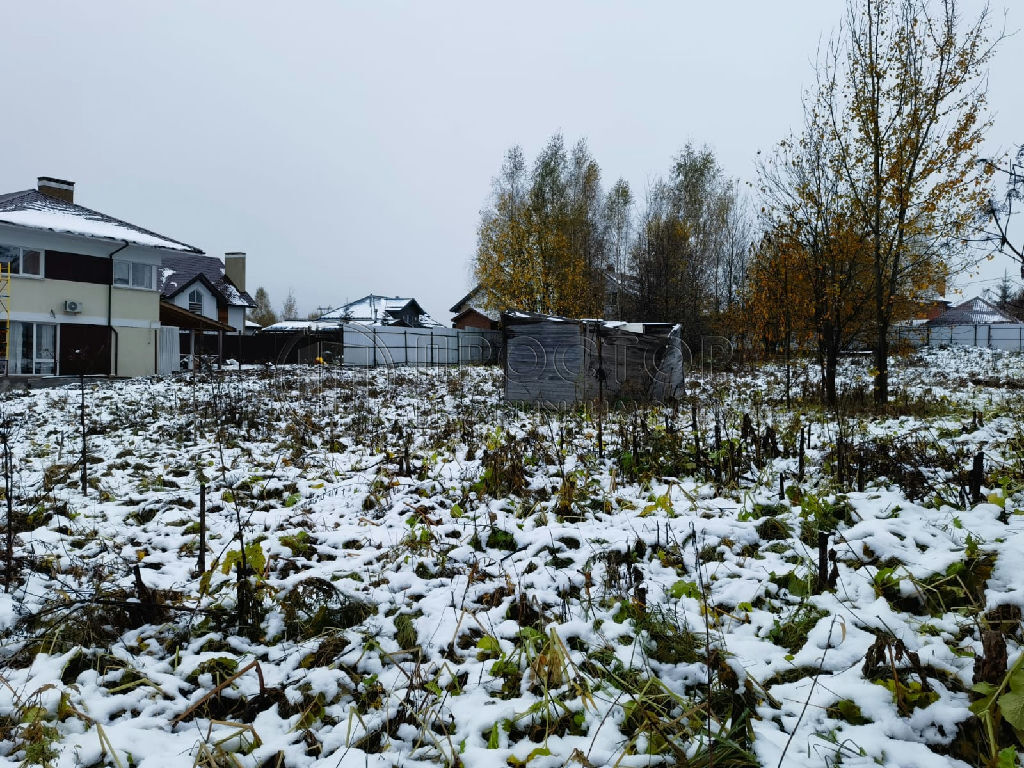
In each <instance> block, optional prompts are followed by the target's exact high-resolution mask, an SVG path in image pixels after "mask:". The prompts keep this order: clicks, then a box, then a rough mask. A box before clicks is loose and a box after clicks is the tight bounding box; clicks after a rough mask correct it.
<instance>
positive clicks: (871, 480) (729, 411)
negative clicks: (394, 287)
mask: <svg viewBox="0 0 1024 768" xmlns="http://www.w3.org/2000/svg"><path fill="white" fill-rule="evenodd" d="M897 365H898V370H897V371H896V372H895V373H894V376H893V385H894V388H895V389H896V394H895V396H894V398H893V399H894V406H893V407H892V408H891V409H890V411H889V412H888V413H887V414H886V415H879V414H876V413H872V412H871V411H870V409H868V408H866V407H864V406H861V405H858V402H859V401H860V400H861V397H860V395H861V394H862V393H863V392H864V391H865V388H867V389H866V391H867V392H868V394H869V393H870V388H869V381H870V380H869V373H868V371H867V370H866V363H863V362H854V363H850V364H849V365H848V366H847V367H845V368H844V369H843V372H842V374H843V388H844V391H845V392H846V393H847V396H846V398H845V399H844V406H843V408H842V409H841V411H840V413H839V415H838V416H836V415H835V414H828V413H825V412H823V411H822V410H821V409H820V408H818V407H816V406H815V405H814V401H813V398H812V397H808V398H805V399H802V398H801V397H800V395H801V393H802V392H806V393H810V391H811V390H812V389H813V369H812V368H811V369H809V368H808V367H806V366H804V367H800V368H799V369H798V370H797V372H796V377H795V380H794V386H793V397H794V399H793V401H792V404H791V406H790V407H789V408H787V407H785V397H784V393H783V391H782V382H783V381H784V376H783V373H782V372H781V371H780V370H779V369H777V368H764V369H758V370H743V371H736V372H731V373H721V374H716V375H715V376H713V377H707V378H701V377H696V378H695V379H694V380H693V382H692V383H693V384H694V385H695V386H694V389H693V397H692V403H690V402H687V403H685V404H682V405H681V406H680V407H679V408H678V409H672V408H664V407H651V408H641V409H635V408H625V409H622V410H613V411H612V412H611V413H610V414H607V415H606V416H604V417H603V418H601V419H598V418H597V414H595V413H593V412H592V411H588V410H586V409H578V410H575V411H571V412H568V413H561V414H558V413H553V412H543V411H531V410H523V409H516V408H514V407H511V406H509V405H507V404H504V403H503V402H502V398H501V376H500V371H499V370H496V369H486V368H481V369H462V370H403V369H398V370H377V371H371V372H366V371H334V370H327V369H323V368H317V369H280V370H277V371H273V372H244V373H237V372H232V373H225V374H223V376H219V375H218V376H215V377H213V378H207V379H202V380H200V381H198V382H193V381H191V380H189V379H187V378H183V379H180V380H173V381H169V380H162V381H155V380H154V381H148V380H137V381H126V382H104V383H100V384H89V385H88V387H87V390H86V393H85V398H86V418H87V432H88V435H87V451H88V462H87V470H88V471H87V482H88V485H89V490H88V493H87V494H85V495H83V493H82V488H81V464H80V454H81V433H80V427H79V410H78V408H79V403H80V393H79V390H78V388H77V387H68V388H63V389H53V390H41V391H33V392H30V393H9V394H7V395H5V396H4V398H5V399H4V400H3V401H2V403H0V439H3V438H4V437H5V436H6V438H7V440H8V441H9V445H10V448H11V454H12V456H11V458H12V467H13V477H12V480H13V488H12V492H11V494H10V496H11V499H12V501H13V510H14V515H13V519H14V529H15V532H16V535H15V537H14V541H13V557H14V563H13V568H12V569H11V570H10V571H8V569H7V567H6V566H4V569H3V574H4V576H5V577H10V585H9V590H8V591H6V592H5V593H3V594H0V630H2V633H3V634H2V642H0V645H2V648H0V762H3V763H5V764H10V765H19V764H23V763H24V764H28V765H54V766H64V767H67V768H70V767H71V766H99V765H105V766H113V765H116V766H123V767H125V768H126V767H127V766H129V765H135V766H140V768H141V767H143V766H145V768H154V767H155V766H189V765H193V764H199V765H206V766H215V765H216V766H229V765H240V766H332V767H334V766H360V767H362V766H392V765H395V766H397V765H402V766H439V765H447V766H456V765H463V766H503V765H510V766H523V765H527V764H528V765H529V766H531V768H545V767H550V766H564V765H578V766H583V767H584V768H586V767H587V766H611V765H620V766H644V765H693V766H712V765H717V766H726V765H731V766H742V765H764V766H777V765H783V766H804V765H806V766H822V765H838V764H840V763H842V764H843V765H847V766H851V765H853V766H856V765H876V764H878V765H887V766H899V767H900V768H906V767H908V766H921V768H925V767H926V766H927V767H931V766H939V765H983V764H986V761H989V760H991V759H992V756H993V755H994V754H995V753H996V752H998V750H1000V749H1007V748H1009V747H1011V746H1013V745H1014V744H1016V743H1017V742H1016V738H1017V734H1016V732H1015V731H1014V729H1013V727H1012V725H1011V724H1012V723H1014V722H1017V721H1021V722H1022V723H1024V695H1019V694H1021V693H1024V672H1022V673H1020V674H1019V675H1016V676H1015V667H1014V666H1013V665H1014V662H1015V661H1016V660H1017V658H1018V656H1019V654H1020V643H1021V642H1022V638H1021V621H1020V609H1021V607H1024V575H1022V571H1024V536H1022V535H1021V534H1022V531H1024V426H1022V425H1024V422H1022V417H1024V399H1022V397H1021V394H1020V391H1019V389H1018V388H1019V386H1020V385H1021V384H1022V383H1024V358H1022V357H1021V356H1018V355H1009V354H1005V355H1000V354H998V353H991V352H989V351H987V350H973V349H971V350H956V351H952V350H949V351H946V350H941V351H940V350H936V351H927V352H924V353H922V354H920V355H917V356H915V357H912V358H910V359H907V360H901V361H899V362H898V363H897ZM744 415H747V416H748V417H749V419H747V420H746V421H747V424H746V426H744ZM695 424H696V427H697V430H696V434H695V433H694V429H693V427H694V425H695ZM716 424H717V427H718V428H717V435H716ZM801 447H802V448H803V452H802V457H801ZM979 451H981V452H983V456H984V469H985V478H984V483H983V487H982V489H981V496H980V497H979V499H972V498H971V495H972V493H971V489H970V480H969V477H968V473H969V470H970V469H971V465H972V460H973V459H974V457H975V455H976V454H977V452H979ZM0 453H2V450H0ZM600 454H603V457H602V456H601V455H600ZM201 485H204V486H205V501H206V526H205V539H206V548H205V549H206V551H205V565H206V570H205V572H201V571H200V570H199V568H198V559H199V555H200V534H201V531H200V522H199V521H200V514H199V510H200V486H201ZM780 488H782V489H783V490H782V496H781V497H780ZM4 515H6V507H5V506H4V505H3V503H0V517H2V516H4ZM819 541H821V542H823V543H824V544H825V550H824V552H823V554H824V555H825V558H824V560H823V561H819ZM4 546H6V540H3V541H0V548H2V547H4ZM2 559H3V558H0V560H2ZM822 565H823V566H824V568H825V574H826V578H825V580H824V583H819V577H818V574H819V567H820V566H822ZM1000 643H1003V644H1004V645H1005V648H1006V658H1005V659H1001V657H1000V654H1001V647H1003V646H1000ZM983 644H984V646H985V648H984V649H983ZM976 661H977V664H976ZM1005 662H1008V664H1009V671H1007V667H1006V666H1003V664H1004V663H1005ZM976 666H977V670H976ZM1018 677H1019V680H1018V679H1017V678H1018ZM983 680H988V681H989V687H988V688H986V687H985V686H984V685H982V686H980V687H979V689H978V690H979V692H977V693H972V686H974V684H975V682H976V681H983ZM986 695H987V698H985V696H986ZM976 700H980V701H981V703H980V704H975V706H974V709H975V711H976V712H980V713H981V717H975V716H973V715H972V714H971V710H970V709H969V707H970V706H971V702H972V701H976ZM987 725H990V726H991V728H989V727H987ZM993 737H994V741H995V748H993ZM1003 759H1004V760H1008V761H1010V762H1007V763H1006V764H1007V765H1012V764H1013V762H1012V761H1013V755H1012V754H1011V753H1010V752H1008V751H1004V752H1003ZM993 764H994V763H993ZM1002 764H1003V763H1000V765H1002Z"/></svg>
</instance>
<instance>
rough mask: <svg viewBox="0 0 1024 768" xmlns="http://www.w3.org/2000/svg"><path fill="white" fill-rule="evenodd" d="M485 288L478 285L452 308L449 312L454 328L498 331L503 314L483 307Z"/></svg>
mask: <svg viewBox="0 0 1024 768" xmlns="http://www.w3.org/2000/svg"><path fill="white" fill-rule="evenodd" d="M482 298H483V288H481V287H480V286H479V285H477V286H476V287H475V288H473V290H471V291H470V292H469V293H467V294H466V295H465V296H463V297H462V298H461V299H459V300H458V301H457V302H455V304H454V305H453V306H452V308H451V309H450V310H448V311H449V312H451V313H452V314H453V315H454V317H453V318H452V328H460V329H466V328H480V329H482V330H485V331H496V330H497V329H498V325H499V321H500V319H501V313H500V312H495V311H494V310H490V309H484V308H483V307H482V306H481V299H482Z"/></svg>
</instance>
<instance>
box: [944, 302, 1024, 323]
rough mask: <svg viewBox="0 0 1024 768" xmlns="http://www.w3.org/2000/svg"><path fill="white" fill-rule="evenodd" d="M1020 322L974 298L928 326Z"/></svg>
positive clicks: (950, 310)
mask: <svg viewBox="0 0 1024 768" xmlns="http://www.w3.org/2000/svg"><path fill="white" fill-rule="evenodd" d="M1019 322H1020V321H1019V320H1018V319H1017V318H1015V317H1013V316H1012V315H1008V314H1007V313H1005V312H1003V311H1002V310H1001V309H999V307H997V306H996V305H995V304H992V303H991V302H989V301H986V300H985V299H983V298H981V297H980V296H975V297H974V298H973V299H968V300H967V301H965V302H963V303H962V304H957V305H956V306H955V307H952V308H950V309H948V310H947V311H945V312H943V313H942V314H941V315H939V316H938V317H936V318H934V319H933V320H929V321H928V323H927V324H928V325H992V324H996V323H1019Z"/></svg>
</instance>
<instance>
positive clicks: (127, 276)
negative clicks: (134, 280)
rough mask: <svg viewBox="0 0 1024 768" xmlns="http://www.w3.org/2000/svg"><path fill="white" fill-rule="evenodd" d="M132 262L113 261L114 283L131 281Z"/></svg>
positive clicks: (120, 283) (123, 283)
mask: <svg viewBox="0 0 1024 768" xmlns="http://www.w3.org/2000/svg"><path fill="white" fill-rule="evenodd" d="M131 274H132V264H131V262H130V261H115V262H114V285H128V284H129V283H130V282H131Z"/></svg>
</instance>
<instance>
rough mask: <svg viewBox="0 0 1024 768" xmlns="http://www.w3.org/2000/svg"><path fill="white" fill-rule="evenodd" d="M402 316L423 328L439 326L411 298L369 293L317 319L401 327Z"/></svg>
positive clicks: (402, 322)
mask: <svg viewBox="0 0 1024 768" xmlns="http://www.w3.org/2000/svg"><path fill="white" fill-rule="evenodd" d="M403 315H412V316H413V317H415V318H416V322H417V323H418V325H419V326H420V327H423V328H433V327H437V328H439V327H440V326H441V324H440V323H438V322H437V321H436V320H434V318H432V317H431V316H430V315H428V314H427V312H426V310H424V309H423V307H421V306H420V303H419V302H418V301H416V299H413V298H404V297H401V296H378V295H377V294H375V293H371V294H369V295H368V296H363V298H361V299H356V300H355V301H350V302H349V303H348V304H343V305H342V306H340V307H338V308H337V309H332V310H331V311H330V312H326V313H324V314H323V315H321V316H320V317H319V319H320V320H336V321H348V322H354V323H369V324H378V325H403V324H405V323H404V320H403V319H402V316H403Z"/></svg>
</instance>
